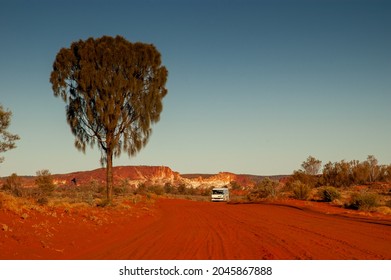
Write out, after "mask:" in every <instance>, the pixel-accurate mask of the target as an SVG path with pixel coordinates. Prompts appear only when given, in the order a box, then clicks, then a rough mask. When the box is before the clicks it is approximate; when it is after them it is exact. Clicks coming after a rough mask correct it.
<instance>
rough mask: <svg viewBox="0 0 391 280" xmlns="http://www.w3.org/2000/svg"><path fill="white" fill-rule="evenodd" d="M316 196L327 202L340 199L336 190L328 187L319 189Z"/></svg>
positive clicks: (339, 194)
mask: <svg viewBox="0 0 391 280" xmlns="http://www.w3.org/2000/svg"><path fill="white" fill-rule="evenodd" d="M318 195H319V196H320V198H321V200H323V201H327V202H331V201H334V200H335V199H340V198H341V193H340V192H339V191H338V190H337V189H336V188H334V187H330V186H327V187H322V188H320V189H319V191H318Z"/></svg>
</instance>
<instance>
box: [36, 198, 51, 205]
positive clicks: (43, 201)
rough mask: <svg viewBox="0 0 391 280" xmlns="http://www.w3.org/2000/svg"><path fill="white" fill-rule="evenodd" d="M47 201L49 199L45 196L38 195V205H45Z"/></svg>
mask: <svg viewBox="0 0 391 280" xmlns="http://www.w3.org/2000/svg"><path fill="white" fill-rule="evenodd" d="M48 202H49V200H48V199H47V197H40V198H38V199H37V203H38V204H39V205H47V204H48Z"/></svg>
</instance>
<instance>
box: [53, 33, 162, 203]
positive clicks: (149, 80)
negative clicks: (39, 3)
mask: <svg viewBox="0 0 391 280" xmlns="http://www.w3.org/2000/svg"><path fill="white" fill-rule="evenodd" d="M161 63H162V62H161V55H160V53H159V51H158V50H157V49H156V48H155V46H153V45H151V44H144V43H139V42H138V43H131V42H129V41H127V40H125V39H124V38H123V37H121V36H116V37H115V38H113V37H109V36H103V37H101V38H98V39H94V38H89V39H87V40H85V41H83V40H79V41H77V42H74V43H72V44H71V46H70V48H62V49H61V50H60V51H59V52H58V54H57V56H56V58H55V61H54V63H53V71H52V73H51V76H50V82H51V83H52V88H53V92H54V95H55V96H56V97H61V98H62V99H63V101H64V102H65V103H66V104H67V106H66V117H67V122H68V124H69V125H70V127H71V131H72V133H73V134H74V135H75V146H76V148H77V149H79V150H81V151H83V152H85V150H86V146H87V145H90V146H91V147H93V146H94V145H95V144H96V145H97V146H98V147H99V149H100V151H101V163H102V165H104V164H106V168H107V198H108V200H111V192H112V183H113V182H112V177H113V174H112V158H113V156H114V157H118V156H120V154H121V152H122V151H124V152H126V153H127V154H128V155H129V156H133V155H135V154H136V153H137V152H138V151H139V150H140V149H141V148H143V147H144V146H145V145H146V143H147V141H148V139H149V136H150V134H151V125H152V124H153V123H156V122H158V121H159V119H160V113H161V112H162V109H163V103H162V100H163V98H164V96H165V95H166V94H167V89H166V88H165V83H166V80H167V76H168V71H167V69H166V68H165V67H164V66H162V65H161Z"/></svg>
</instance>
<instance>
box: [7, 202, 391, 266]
mask: <svg viewBox="0 0 391 280" xmlns="http://www.w3.org/2000/svg"><path fill="white" fill-rule="evenodd" d="M0 259H146V260H158V259H184V260H197V259H288V260H291V259H321V260H328V259H388V260H390V259H391V217H390V216H386V215H380V214H376V215H375V214H370V213H363V212H356V211H347V210H345V209H341V208H338V207H333V206H330V205H328V204H325V203H315V202H301V201H283V202H273V203H261V204H227V203H211V202H195V201H188V200H175V199H159V200H157V201H156V202H155V203H154V204H150V203H149V204H146V203H139V204H136V205H129V207H128V209H115V208H114V209H112V208H90V209H89V208H85V209H84V210H72V211H64V209H59V208H56V209H53V210H52V211H50V212H47V211H45V212H39V211H35V210H34V211H30V212H28V213H19V214H14V213H11V212H8V211H4V210H0Z"/></svg>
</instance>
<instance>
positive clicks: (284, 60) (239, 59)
mask: <svg viewBox="0 0 391 280" xmlns="http://www.w3.org/2000/svg"><path fill="white" fill-rule="evenodd" d="M103 35H110V36H116V35H122V36H124V37H125V38H126V39H127V40H129V41H132V42H135V41H141V42H145V43H152V44H154V45H155V46H156V47H157V49H158V50H159V51H160V52H161V54H162V59H163V64H164V65H165V66H166V67H167V69H168V71H169V77H168V83H167V88H168V94H167V96H166V97H165V99H164V109H163V112H162V115H161V120H160V122H158V123H157V124H155V125H154V126H153V133H152V135H151V137H150V140H149V143H148V145H147V146H146V147H145V148H144V149H143V150H141V151H140V152H139V154H137V156H136V157H133V158H128V156H127V154H126V153H124V154H123V155H122V156H121V157H120V158H118V159H116V160H115V161H114V164H115V165H166V166H169V167H171V168H172V169H173V170H175V171H178V172H180V173H198V172H203V173H216V172H220V171H231V172H235V173H250V174H258V175H277V174H290V173H292V171H293V170H297V169H299V168H300V164H301V163H302V162H303V161H304V160H305V159H306V158H307V157H308V156H309V155H312V156H314V157H316V158H318V159H320V160H322V161H323V163H326V162H328V161H332V162H335V161H340V160H342V159H346V160H352V159H357V160H360V161H361V160H365V159H366V157H367V155H375V157H376V158H377V159H378V160H379V163H380V164H390V163H391V147H390V144H391V1H378V0H367V1H358V0H357V1H356V0H340V1H337V0H335V1H333V0H324V1H322V0H312V1H288V0H286V1H283V0H273V1H272V0H270V1H262V0H258V1H250V0H227V1H217V0H194V1H191V0H188V1H186V0H182V1H180V0H177V1H174V0H171V1H164V0H150V1H116V0H113V1H103V0H102V1H92V0H91V1H74V0H67V1H54V0H47V1H42V0H41V1H30V0H8V1H6V0H0V103H1V104H3V106H4V107H6V108H8V109H10V110H11V111H12V112H13V117H12V123H11V127H10V128H9V131H10V132H12V133H16V134H19V136H20V137H21V140H20V141H18V142H17V146H18V147H17V148H16V149H14V150H11V151H8V152H6V153H4V154H2V156H4V157H5V161H4V162H3V163H2V164H0V176H8V175H10V174H11V173H13V172H16V173H17V174H19V175H34V174H35V172H36V171H37V170H41V169H49V170H50V171H51V172H52V173H66V172H72V171H78V170H90V169H95V168H99V167H100V163H99V159H100V154H99V151H98V149H97V148H95V149H88V150H87V152H86V154H83V153H81V152H79V151H77V150H76V148H74V144H73V143H74V137H73V135H72V133H71V131H70V129H69V127H68V124H67V123H66V118H65V103H64V102H63V101H62V100H61V99H59V98H55V97H54V96H53V92H52V90H51V84H50V83H49V77H50V72H51V70H52V63H53V61H54V58H55V56H56V54H57V52H58V51H59V50H60V49H61V48H62V47H69V46H70V44H71V43H72V42H73V41H77V40H79V39H87V38H89V37H95V38H97V37H101V36H103Z"/></svg>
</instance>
